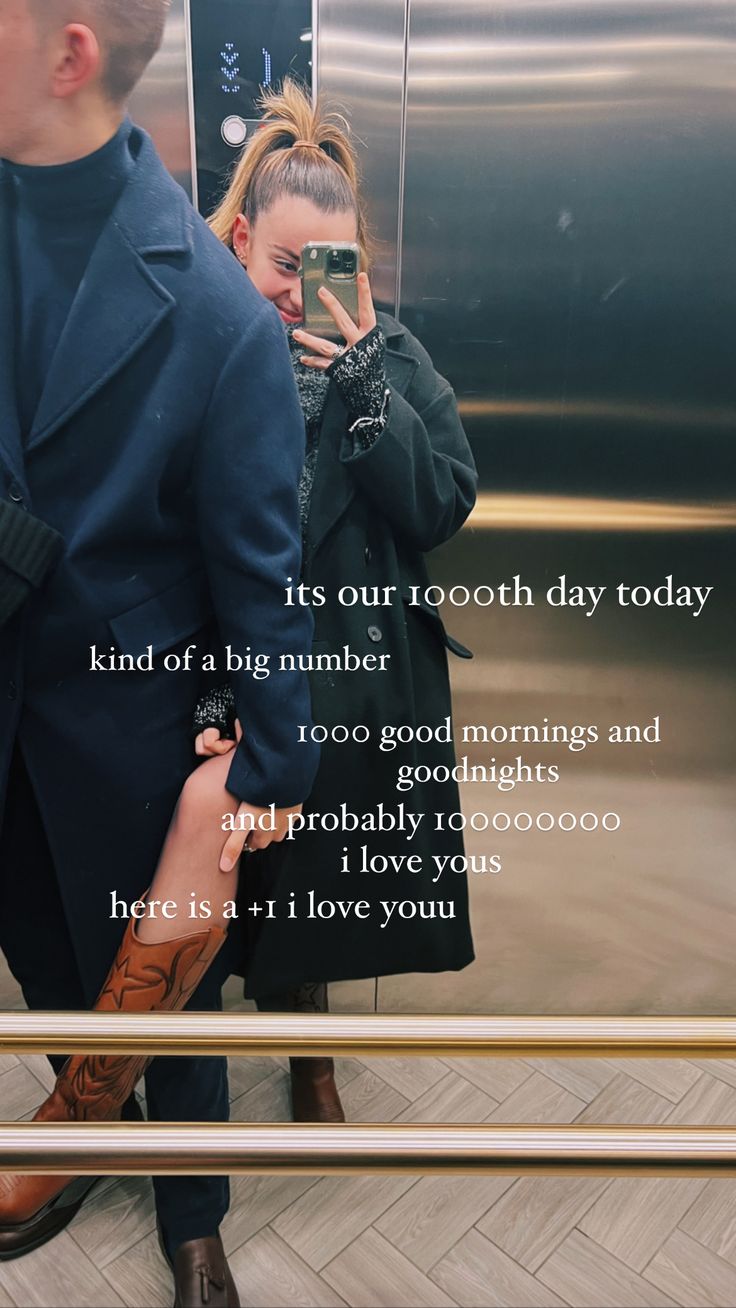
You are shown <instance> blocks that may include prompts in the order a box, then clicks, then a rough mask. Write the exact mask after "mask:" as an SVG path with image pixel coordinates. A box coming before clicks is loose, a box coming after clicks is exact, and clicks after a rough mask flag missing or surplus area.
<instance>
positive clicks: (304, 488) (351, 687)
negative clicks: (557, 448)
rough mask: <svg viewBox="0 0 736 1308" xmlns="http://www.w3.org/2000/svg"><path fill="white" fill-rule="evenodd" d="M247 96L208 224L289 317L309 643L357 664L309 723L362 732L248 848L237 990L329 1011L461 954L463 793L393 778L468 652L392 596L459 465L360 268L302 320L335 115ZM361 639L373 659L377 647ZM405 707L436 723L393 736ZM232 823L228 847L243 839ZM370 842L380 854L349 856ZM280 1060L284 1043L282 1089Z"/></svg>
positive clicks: (346, 226)
mask: <svg viewBox="0 0 736 1308" xmlns="http://www.w3.org/2000/svg"><path fill="white" fill-rule="evenodd" d="M264 109H265V116H264V121H263V125H262V126H261V128H260V130H259V131H258V132H257V133H256V136H255V138H254V140H253V142H252V144H251V145H250V147H249V148H248V149H247V150H246V152H245V154H244V156H243V157H242V159H241V161H240V163H239V165H238V166H237V168H236V169H235V172H234V174H233V177H232V181H231V183H230V187H229V189H228V192H227V194H226V196H225V198H224V199H223V201H222V203H221V204H220V206H219V208H218V209H217V211H216V213H215V214H214V216H213V218H212V220H211V227H212V229H213V230H214V232H215V233H216V235H218V236H219V237H220V239H221V240H223V241H224V242H225V243H226V244H227V245H228V246H229V248H230V249H232V251H233V254H234V255H235V256H236V258H238V259H239V261H240V262H241V263H242V264H243V266H244V267H246V268H247V270H248V273H249V275H250V277H251V279H252V280H253V281H254V283H255V285H256V287H257V288H258V289H259V290H260V291H261V293H262V294H263V295H265V296H266V297H267V298H268V299H269V300H271V301H272V302H273V303H274V304H275V305H276V307H277V309H278V310H279V312H280V314H281V317H282V319H283V321H284V324H285V327H286V331H287V335H288V337H289V342H290V347H291V351H292V358H293V362H294V370H295V376H296V380H297V384H298V388H299V392H300V396H301V402H302V408H303V411H304V415H305V424H306V436H307V454H306V462H305V467H304V472H303V475H302V479H301V485H300V505H301V511H302V531H303V539H304V558H303V571H302V582H303V585H304V587H305V588H306V589H305V590H304V592H303V593H304V595H305V596H310V595H314V597H315V603H314V605H313V612H314V619H315V640H314V646H313V651H314V653H315V654H319V653H327V652H329V653H331V654H333V655H337V654H340V655H343V652H344V650H345V647H346V646H347V647H349V650H350V652H351V654H352V655H353V656H357V658H358V659H359V660H360V661H361V662H362V663H363V664H364V665H365V664H366V663H367V665H368V667H367V668H366V667H365V666H363V667H361V669H360V670H358V671H317V672H312V674H311V689H312V708H313V716H314V721H315V723H317V724H319V726H320V727H323V728H327V730H328V733H329V732H331V731H332V729H333V728H337V729H338V730H337V732H336V735H337V736H339V737H341V738H342V737H344V736H345V734H346V732H345V728H347V734H348V737H351V736H352V735H355V736H356V737H357V739H355V740H351V739H349V741H348V743H337V742H335V741H332V740H331V739H330V737H329V735H328V739H327V741H326V742H324V743H322V761H321V766H320V770H319V773H318V777H317V781H316V784H315V787H314V790H313V792H312V794H311V796H310V799H309V801H308V803H307V804H306V805H305V811H304V814H303V825H302V829H301V830H300V831H299V832H298V833H297V834H296V837H295V839H294V840H291V841H285V842H283V843H281V844H278V845H277V844H272V845H271V846H270V847H269V848H268V849H267V850H265V851H263V852H261V853H259V854H258V855H257V857H253V858H251V859H250V860H249V861H248V863H247V864H246V875H245V877H244V878H243V881H244V885H243V886H242V894H243V897H244V898H246V899H247V901H248V903H247V904H245V905H243V907H244V909H245V911H244V912H243V913H242V917H243V919H244V920H245V922H247V923H248V927H249V928H250V930H249V935H250V939H249V940H248V942H247V949H246V957H245V966H244V971H245V978H246V994H249V995H252V996H254V997H255V998H256V1000H257V1003H258V1006H259V1008H262V1009H287V1010H293V1009H294V1008H302V1009H304V1008H312V1009H313V1010H314V1009H322V1010H325V1009H326V1007H327V995H326V985H325V983H326V982H327V981H331V980H332V981H334V980H343V979H349V978H360V977H367V976H368V977H369V976H377V975H388V974H394V973H398V972H412V971H445V970H451V969H457V968H461V967H464V966H465V965H466V964H467V963H469V962H470V961H471V960H472V958H473V951H472V944H471V936H470V929H469V924H468V919H467V886H466V878H465V875H464V873H463V872H461V871H460V872H458V871H449V872H448V871H442V870H441V869H446V868H448V867H449V866H450V865H451V860H452V858H453V857H454V856H456V855H462V852H463V845H462V838H461V836H459V835H458V834H457V833H454V832H452V831H449V830H448V828H447V823H446V822H444V823H443V824H442V829H441V830H436V829H435V828H436V826H437V825H438V822H437V819H436V818H435V816H434V815H435V813H441V814H449V813H453V812H456V811H457V810H458V809H459V807H460V805H459V798H458V793H457V787H456V785H455V784H454V782H452V781H449V782H447V781H445V782H437V783H431V782H430V783H428V784H424V785H423V786H421V787H419V786H414V787H412V788H411V789H409V784H408V782H406V783H405V785H404V788H403V789H400V790H399V789H397V778H398V776H399V768H400V767H401V768H402V769H404V770H403V771H402V774H401V775H402V776H404V777H407V776H408V777H411V774H412V771H413V769H414V768H415V767H416V766H417V765H427V766H429V768H430V769H435V768H437V767H438V766H439V767H440V768H442V767H443V766H445V768H451V767H452V765H453V763H454V752H453V748H452V743H451V740H450V739H449V736H450V732H449V721H450V713H451V704H450V691H449V684H448V676H447V660H446V647H449V648H450V649H453V650H454V651H455V652H456V653H458V654H460V655H461V656H465V657H467V656H468V651H467V650H465V649H464V648H463V647H462V646H459V645H457V643H456V642H454V641H453V640H452V639H451V638H450V637H448V636H447V635H446V633H445V630H444V627H443V625H442V621H441V619H440V616H439V614H438V612H437V610H436V609H435V608H434V607H433V606H432V605H430V604H427V603H425V602H424V601H423V600H422V601H421V602H420V603H419V604H412V603H410V602H409V600H410V598H411V596H412V590H411V588H412V587H416V588H418V594H419V595H421V594H422V592H423V591H424V590H425V587H426V586H427V584H428V577H427V571H426V567H425V562H424V553H425V551H427V550H430V549H432V548H433V547H434V546H436V545H439V544H441V543H442V542H443V541H446V540H448V539H449V538H450V537H451V536H452V535H453V534H454V533H455V532H456V531H457V530H458V529H459V528H460V526H461V525H462V523H463V521H464V520H465V518H466V517H467V515H468V513H469V512H470V509H471V508H472V505H473V503H474V499H475V490H476V473H475V466H474V463H473V458H472V455H471V452H470V449H469V446H468V443H467V439H466V437H465V434H464V432H463V429H462V426H461V424H460V420H459V417H458V414H457V408H456V404H455V398H454V395H453V392H452V390H451V388H450V386H449V385H448V383H447V382H446V381H444V380H443V379H442V378H441V377H439V376H438V374H437V373H436V372H435V370H434V368H433V366H432V363H431V360H430V359H429V356H428V355H427V353H426V351H425V350H424V349H423V348H422V346H421V345H420V344H419V342H418V341H417V340H415V338H414V337H413V336H411V335H410V333H409V332H407V331H406V330H405V329H404V328H403V327H402V326H401V325H400V323H398V322H397V321H396V320H395V319H393V318H390V317H389V316H388V315H386V314H376V312H375V310H374V307H373V301H372V298H371V292H370V285H369V281H368V277H367V275H366V273H365V271H364V272H362V273H361V274H360V276H359V279H358V292H359V321H358V323H357V324H356V323H354V322H353V321H352V319H351V318H350V317H349V315H348V314H347V313H346V311H345V310H344V309H343V308H342V306H341V305H340V303H339V301H338V300H337V299H336V298H335V297H334V296H333V295H331V293H330V292H329V291H327V290H323V291H322V292H321V298H322V302H323V304H324V305H325V307H326V308H327V309H328V310H329V312H330V313H331V315H332V317H333V318H334V321H335V324H336V327H337V329H338V331H339V332H340V333H341V334H342V336H343V337H344V339H345V342H346V344H345V346H344V347H342V348H340V347H337V346H335V344H334V342H332V341H329V340H326V339H324V338H321V337H318V336H314V335H311V334H310V333H308V332H306V331H305V330H304V328H303V326H302V325H301V317H302V302H301V282H300V276H299V262H300V252H301V250H302V247H303V246H304V245H305V244H306V243H307V242H308V241H357V243H358V245H359V246H360V249H361V255H362V263H363V267H364V268H365V267H366V265H367V264H368V261H369V257H370V248H369V240H368V236H367V231H366V222H365V218H364V215H363V211H362V208H361V204H360V199H359V193H358V183H357V167H356V160H355V157H354V154H353V151H352V147H351V145H350V142H349V140H348V138H347V136H346V134H345V132H344V131H343V130H342V129H341V127H340V124H339V121H338V120H336V118H335V117H334V116H326V115H321V114H320V112H319V111H318V110H314V109H313V107H312V104H311V102H310V101H309V99H308V98H307V96H306V95H305V94H304V93H303V92H302V91H301V90H300V89H299V88H298V87H297V85H296V84H295V83H293V82H289V81H287V82H286V83H285V85H284V89H283V92H282V94H281V95H274V94H271V95H269V96H267V98H266V99H265V102H264ZM295 581H296V579H295ZM343 588H348V589H347V590H343ZM386 588H389V589H388V590H387V589H386ZM341 592H342V595H343V603H342V604H341V603H340V602H338V595H339V594H340V593H341ZM322 597H324V602H323V603H320V602H319V601H320V599H322ZM386 599H388V603H384V602H383V601H384V600H386ZM353 600H354V601H355V602H353ZM376 601H378V602H376ZM371 655H373V656H379V655H384V656H385V655H388V656H389V657H388V658H384V659H383V662H382V663H381V661H379V659H378V658H377V657H374V658H373V660H371V659H370V657H366V656H371ZM381 667H383V669H384V670H382V671H381V670H379V669H380V668H381ZM231 705H232V698H231V696H230V695H229V693H228V692H227V688H226V687H222V688H220V689H219V690H218V691H216V692H214V693H213V694H211V695H210V696H208V697H206V698H205V699H204V701H203V702H202V703H201V704H200V708H199V712H198V716H197V725H198V727H199V729H200V734H199V735H198V738H197V752H198V753H200V754H202V753H204V754H206V753H217V752H221V751H223V750H227V749H228V748H232V743H228V742H227V741H225V740H224V739H223V737H224V736H227V735H230V736H232V734H233V732H232V721H231V720H230V714H231V712H232V709H231ZM420 725H421V726H424V727H425V728H427V727H429V728H430V729H431V730H432V731H434V732H435V733H436V735H437V736H438V737H439V739H433V740H432V741H431V742H430V743H423V744H418V743H416V742H414V741H406V739H405V738H406V736H409V735H411V733H412V731H413V729H414V728H416V727H417V726H420ZM387 727H391V728H394V729H396V728H399V727H402V728H403V729H404V730H403V733H402V734H403V737H404V739H403V740H402V741H401V742H397V740H396V738H395V736H394V738H392V739H384V740H383V745H381V740H382V737H383V736H385V735H386V734H387V732H386V728H387ZM438 728H439V730H437V729H438ZM322 734H324V733H322ZM322 734H321V735H320V740H322ZM366 735H368V736H369V739H368V740H367V741H366V740H365V737H366ZM441 775H445V776H446V775H447V773H446V772H445V773H444V774H441ZM400 805H401V806H402V807H401V809H400V808H399V806H400ZM382 808H383V810H390V811H391V812H393V813H394V814H395V815H396V824H395V825H394V828H393V829H389V830H383V831H380V830H379V831H366V830H364V829H362V827H360V826H358V827H357V828H356V829H355V830H351V829H350V827H351V825H352V824H353V822H354V819H355V818H359V817H360V815H362V814H371V813H373V814H376V815H377V814H378V813H379V812H381V810H382ZM343 811H344V814H345V816H344V818H343V821H342V824H341V825H342V829H338V830H334V829H332V826H333V824H332V820H331V815H334V814H335V813H336V812H337V813H340V814H342V813H343ZM399 814H400V815H401V816H399ZM323 815H328V817H326V818H325V817H324V816H323ZM412 818H413V819H414V823H412ZM384 824H385V826H387V827H388V826H389V825H390V821H389V818H388V816H386V817H385V823H384ZM414 824H416V833H415V834H413V835H411V832H412V828H413V826H414ZM310 825H311V826H312V827H313V829H311V830H310V829H309V828H310ZM233 839H234V845H233V848H232V850H226V855H225V863H228V861H229V859H233V858H235V857H236V855H237V854H238V853H239V852H240V851H239V846H238V844H237V841H238V837H237V835H235V836H234V838H233ZM241 839H242V837H241ZM410 858H412V860H413V861H412V862H411V864H410V865H409V859H410ZM368 860H371V861H372V866H373V867H374V868H376V869H380V868H383V867H384V866H386V867H387V868H389V869H391V870H390V871H388V870H387V871H385V872H380V871H375V872H366V871H364V870H363V869H364V867H365V866H366V863H367V861H368ZM392 860H393V861H392ZM225 863H224V864H223V866H225ZM458 866H459V864H458V862H457V861H456V862H455V867H458ZM348 869H349V870H348ZM394 869H396V870H394ZM310 890H311V891H313V892H314V893H313V895H312V896H311V897H310V895H309V891H310ZM266 900H271V901H274V902H275V909H274V916H273V917H269V918H268V919H266V918H264V916H263V914H262V913H257V912H256V913H253V914H251V913H249V912H248V911H247V910H248V907H251V906H253V905H254V904H255V905H256V907H257V906H258V904H263V903H265V901H266ZM384 900H385V901H386V907H383V905H382V901H384ZM322 901H330V902H332V904H333V905H334V903H335V901H344V902H346V903H347V902H348V901H364V903H366V904H367V905H368V907H367V908H364V909H363V910H362V912H363V916H362V917H361V918H357V917H356V916H354V915H352V911H351V909H350V908H349V907H346V909H345V912H347V918H346V917H345V916H343V915H342V913H343V910H340V909H337V910H336V912H335V914H334V915H333V916H327V914H329V913H330V911H331V910H330V907H329V903H328V904H327V905H325V904H324V903H323V907H322V910H321V912H322V914H324V915H319V910H318V905H319V904H320V903H321V902H322ZM392 904H394V905H395V906H394V907H393V908H392V907H391V905H392ZM290 914H294V916H291V915H290ZM411 914H413V916H410V915H411ZM420 914H421V916H420ZM440 914H442V916H440ZM450 914H453V916H450ZM387 919H388V920H387ZM316 978H319V979H320V982H321V983H322V984H320V985H317V984H316V983H315V982H316ZM305 981H309V982H311V984H306V985H305ZM298 1064H301V1068H300V1070H301V1078H302V1081H306V1082H307V1083H308V1086H309V1097H310V1099H311V1100H312V1106H313V1107H314V1106H315V1105H316V1107H317V1109H318V1110H319V1116H320V1117H321V1118H323V1120H335V1118H339V1117H341V1116H342V1113H341V1110H340V1107H339V1100H338V1099H337V1092H336V1090H335V1089H334V1081H333V1080H332V1063H331V1060H327V1059H324V1060H306V1059H305V1060H298ZM295 1073H296V1067H295V1062H294V1060H292V1075H293V1081H294V1082H295V1084H294V1090H295V1101H296V1100H297V1099H298V1098H299V1085H298V1078H297V1077H296V1075H295ZM305 1094H306V1091H305ZM295 1106H296V1107H297V1109H298V1105H297V1104H296V1102H295Z"/></svg>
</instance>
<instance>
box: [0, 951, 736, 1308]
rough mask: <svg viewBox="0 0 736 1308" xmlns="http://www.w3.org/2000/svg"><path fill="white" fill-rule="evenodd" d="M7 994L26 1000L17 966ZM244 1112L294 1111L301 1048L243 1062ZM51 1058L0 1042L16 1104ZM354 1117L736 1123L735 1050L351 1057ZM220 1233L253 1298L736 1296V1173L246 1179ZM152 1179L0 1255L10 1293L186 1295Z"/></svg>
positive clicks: (1, 1105)
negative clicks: (175, 1273) (34, 1244)
mask: <svg viewBox="0 0 736 1308" xmlns="http://www.w3.org/2000/svg"><path fill="white" fill-rule="evenodd" d="M0 1004H1V1005H2V1007H6V1008H9V1007H15V1006H17V995H16V994H13V993H12V986H11V983H10V982H9V980H7V979H6V977H5V975H4V974H3V975H2V976H0ZM231 1070H232V1077H231V1094H232V1116H233V1118H235V1119H239V1120H242V1121H279V1120H282V1121H283V1120H288V1092H287V1073H286V1060H285V1059H281V1060H266V1059H242V1060H238V1061H237V1062H235V1063H233V1064H232V1069H231ZM52 1080H53V1078H52V1075H51V1072H50V1069H49V1066H48V1064H47V1063H46V1060H45V1059H44V1058H41V1057H32V1058H26V1059H23V1060H20V1059H18V1058H15V1057H13V1056H0V1115H1V1116H2V1117H3V1118H5V1119H6V1120H11V1119H16V1118H21V1117H29V1116H31V1115H32V1113H33V1110H34V1108H35V1107H36V1106H37V1105H38V1104H39V1103H40V1102H41V1100H42V1099H43V1098H44V1096H45V1093H46V1091H47V1089H48V1088H49V1087H50V1085H51V1084H52ZM338 1080H339V1084H340V1087H341V1092H342V1097H343V1102H344V1104H345V1109H346V1112H347V1115H348V1118H349V1119H350V1120H352V1121H368V1122H380V1121H387V1122H388V1121H415V1122H433V1121H434V1122H441V1121H445V1122H481V1121H491V1122H493V1121H495V1122H575V1121H577V1122H597V1123H614V1122H632V1123H634V1122H640V1123H647V1122H652V1123H662V1122H670V1123H673V1124H674V1123H714V1124H715V1123H724V1124H725V1123H731V1122H733V1121H734V1119H735V1117H736V1063H731V1062H714V1061H708V1062H705V1061H704V1062H702V1063H695V1062H674V1061H665V1060H651V1061H649V1060H640V1059H632V1060H617V1061H603V1060H594V1061H593V1060H591V1061H587V1060H579V1059H574V1060H556V1059H543V1060H541V1059H540V1060H509V1059H503V1060H500V1059H457V1060H453V1061H449V1060H444V1059H427V1058H424V1059H375V1060H373V1061H372V1062H370V1063H361V1062H358V1061H356V1060H352V1059H342V1060H338ZM232 1199H233V1202H232V1209H231V1212H230V1213H229V1215H228V1218H227V1220H226V1222H225V1225H224V1227H223V1232H222V1233H223V1238H224V1242H225V1245H226V1249H227V1252H228V1255H229V1257H230V1262H231V1266H232V1269H233V1273H234V1275H235V1277H236V1279H237V1281H238V1285H239V1288H240V1293H241V1298H242V1302H243V1304H244V1305H249V1306H251V1308H282V1306H283V1305H289V1308H296V1306H297V1305H314V1306H315V1308H317V1306H318V1308H327V1306H328V1305H333V1304H335V1305H341V1304H349V1305H355V1306H356V1308H369V1306H370V1305H376V1306H379V1305H380V1306H381V1308H383V1306H384V1305H386V1306H388V1305H391V1306H392V1308H393V1306H395V1305H396V1306H398V1305H406V1306H407V1308H424V1306H425V1305H453V1304H457V1305H462V1306H464V1308H491V1306H492V1305H504V1306H506V1305H508V1306H509V1308H510V1306H511V1305H518V1306H519V1308H522V1306H523V1308H530V1306H532V1305H540V1306H541V1305H550V1306H552V1305H558V1304H562V1305H564V1304H570V1305H595V1306H596V1308H604V1306H605V1308H619V1305H620V1308H624V1306H626V1308H629V1306H631V1308H634V1306H636V1308H639V1306H640V1305H642V1306H643V1305H669V1304H680V1305H686V1306H687V1308H690V1306H693V1308H694V1306H695V1305H713V1306H718V1308H730V1306H731V1305H734V1304H736V1181H729V1180H718V1179H713V1180H708V1179H704V1178H696V1179H688V1178H682V1179H679V1178H672V1179H658V1178H653V1179H650V1178H641V1179H638V1178H632V1179H623V1178H616V1179H611V1178H607V1177H569V1178H565V1177H513V1176H499V1177H477V1178H475V1177H449V1176H448V1177H439V1178H437V1177H424V1178H421V1177H398V1176H397V1177H392V1176H382V1177H332V1178H329V1177H326V1178H322V1179H319V1178H314V1177H286V1176H284V1177H262V1178H249V1177H239V1178H235V1179H234V1180H233V1195H232ZM154 1226H155V1217H154V1209H153V1202H152V1196H151V1187H150V1182H149V1181H147V1180H144V1179H142V1178H141V1179H139V1178H133V1177H129V1178H125V1179H123V1180H119V1181H118V1180H113V1179H110V1180H109V1181H106V1182H104V1183H102V1184H101V1185H100V1186H99V1187H98V1188H97V1190H96V1191H95V1192H94V1196H93V1197H92V1198H91V1199H90V1201H89V1202H88V1204H87V1205H86V1206H85V1207H84V1208H83V1209H82V1211H81V1212H80V1214H79V1215H78V1216H77V1218H76V1220H75V1221H74V1222H73V1223H72V1225H71V1226H70V1227H69V1228H68V1230H67V1231H65V1232H64V1233H63V1234H62V1235H60V1236H59V1237H58V1238H57V1239H56V1240H54V1241H53V1242H52V1243H51V1244H49V1245H46V1246H45V1247H44V1248H42V1249H39V1250H37V1251H36V1252H35V1253H33V1254H30V1255H29V1256H28V1257H26V1258H23V1259H19V1260H16V1261H14V1262H11V1263H3V1264H0V1308H3V1306H4V1305H7V1306H8V1308H12V1306H13V1305H15V1306H16V1308H30V1306H31V1305H38V1306H39V1308H67V1306H68V1308H85V1306H86V1305H90V1306H92V1305H94V1308H103V1306H107V1305H110V1306H112V1305H121V1304H126V1305H131V1306H134V1308H155V1306H157V1305H166V1304H170V1303H171V1298H172V1295H171V1283H170V1278H169V1274H168V1271H167V1269H166V1266H165V1264H164V1263H163V1261H162V1258H161V1256H160V1254H159V1251H158V1246H157V1242H156V1236H155V1231H154Z"/></svg>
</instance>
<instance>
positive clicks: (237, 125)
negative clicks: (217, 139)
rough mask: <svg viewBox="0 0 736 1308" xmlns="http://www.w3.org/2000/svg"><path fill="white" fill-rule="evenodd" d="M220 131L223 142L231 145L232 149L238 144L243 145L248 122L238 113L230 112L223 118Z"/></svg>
mask: <svg viewBox="0 0 736 1308" xmlns="http://www.w3.org/2000/svg"><path fill="white" fill-rule="evenodd" d="M220 132H221V133H222V139H223V141H224V142H225V144H226V145H232V146H233V148H234V149H237V147H238V146H239V145H243V143H244V142H245V138H246V136H247V135H248V124H247V123H246V121H245V119H244V118H241V117H240V115H239V114H230V115H229V116H228V117H227V118H225V119H223V122H222V126H221V128H220Z"/></svg>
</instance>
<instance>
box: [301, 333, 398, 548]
mask: <svg viewBox="0 0 736 1308" xmlns="http://www.w3.org/2000/svg"><path fill="white" fill-rule="evenodd" d="M391 321H393V320H391ZM397 327H398V330H397V331H394V332H392V331H388V332H387V333H386V380H387V381H388V383H389V385H390V386H392V387H393V389H394V390H396V391H398V392H399V394H400V395H404V394H405V393H406V390H407V388H408V386H409V382H410V381H411V379H412V377H413V376H414V373H415V372H416V369H417V367H418V364H417V360H416V359H415V358H414V356H413V354H409V353H407V351H406V343H405V336H404V329H403V328H402V327H400V326H398V324H397ZM346 421H347V413H346V410H345V405H344V404H343V402H342V400H341V398H340V394H339V391H338V389H337V387H336V386H335V384H334V382H333V384H332V385H331V386H330V388H329V390H328V392H327V399H326V402H325V409H324V413H323V415H322V428H321V431H320V439H319V452H318V454H317V467H316V469H315V474H314V485H313V488H312V499H311V503H310V506H309V521H308V524H307V533H306V534H307V541H306V555H305V568H307V567H308V566H309V564H310V562H311V560H312V558H313V557H314V555H315V553H316V552H317V550H318V549H319V547H320V545H321V544H322V541H323V540H324V539H325V537H326V535H327V533H328V532H329V531H331V530H332V528H333V527H334V525H335V523H336V522H337V521H338V519H339V518H341V517H342V515H343V514H344V512H345V510H346V509H347V508H348V506H349V504H350V501H351V500H352V498H353V496H354V494H355V479H354V477H353V476H352V474H351V473H350V470H349V469H348V468H347V467H346V466H345V464H344V463H342V462H341V460H340V446H341V443H342V440H343V437H344V434H345V424H346Z"/></svg>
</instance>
